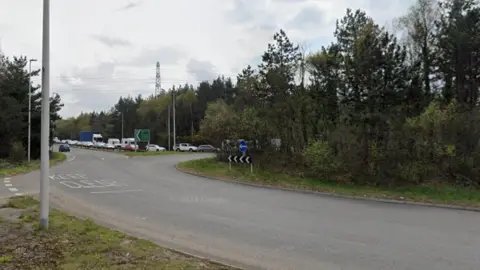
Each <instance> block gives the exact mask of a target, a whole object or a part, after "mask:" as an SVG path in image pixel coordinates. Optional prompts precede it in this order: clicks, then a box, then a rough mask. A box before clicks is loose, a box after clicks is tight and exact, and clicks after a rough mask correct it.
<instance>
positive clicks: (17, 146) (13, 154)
mask: <svg viewBox="0 0 480 270" xmlns="http://www.w3.org/2000/svg"><path fill="white" fill-rule="evenodd" d="M25 156H26V153H25V148H23V144H21V143H20V142H14V143H12V145H11V147H10V151H9V153H8V158H9V159H10V161H11V162H14V163H21V162H22V161H24V160H25Z"/></svg>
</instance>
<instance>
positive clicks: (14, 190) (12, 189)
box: [9, 188, 18, 192]
mask: <svg viewBox="0 0 480 270" xmlns="http://www.w3.org/2000/svg"><path fill="white" fill-rule="evenodd" d="M9 190H10V191H11V192H17V191H18V189H16V188H9Z"/></svg>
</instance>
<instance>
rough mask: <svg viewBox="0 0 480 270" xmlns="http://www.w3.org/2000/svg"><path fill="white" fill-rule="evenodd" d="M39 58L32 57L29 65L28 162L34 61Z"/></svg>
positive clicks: (30, 138)
mask: <svg viewBox="0 0 480 270" xmlns="http://www.w3.org/2000/svg"><path fill="white" fill-rule="evenodd" d="M36 61H37V59H30V61H29V67H28V147H27V152H28V162H30V148H31V141H32V62H36Z"/></svg>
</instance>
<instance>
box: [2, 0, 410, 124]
mask: <svg viewBox="0 0 480 270" xmlns="http://www.w3.org/2000/svg"><path fill="white" fill-rule="evenodd" d="M412 1H413V0H406V1H405V0H404V1H399V0H389V1H387V0H377V1H373V0H363V1H362V0H202V1H198V0H197V1H195V0H175V1H170V0H168V1H167V0H143V1H128V0H125V1H124V0H122V1H119V0H102V1H94V0H84V1H65V0H51V1H50V2H51V69H52V70H51V78H52V83H51V87H52V89H51V91H52V92H58V93H59V94H60V95H61V97H62V99H63V100H64V102H65V107H64V109H63V111H62V112H61V113H62V115H64V116H70V115H75V114H77V113H79V112H80V111H90V110H94V109H96V110H100V109H107V108H109V107H110V106H112V105H113V103H114V102H116V101H117V100H118V98H119V97H120V96H121V95H124V96H125V95H129V94H130V95H136V94H139V93H143V94H146V95H148V94H150V93H154V85H155V64H156V62H157V61H160V63H161V68H162V71H161V73H162V87H163V88H168V87H170V86H171V85H172V84H184V83H185V82H190V83H196V82H198V81H199V80H203V79H213V78H212V77H214V76H217V75H219V74H225V75H226V76H235V75H236V74H234V73H233V72H236V71H239V70H241V68H243V67H244V66H245V65H247V64H250V63H253V62H254V61H257V60H258V56H259V55H261V54H262V52H263V51H264V50H265V49H266V45H267V42H268V41H269V40H270V39H271V37H272V35H273V33H274V32H275V31H277V30H278V29H280V28H283V29H285V30H286V32H287V34H288V35H289V36H290V38H291V39H292V40H293V41H296V42H306V43H308V45H310V49H315V48H316V47H318V46H320V45H322V43H323V44H326V43H329V41H330V39H332V38H333V36H332V33H333V31H334V25H335V20H336V19H337V18H340V17H342V16H343V15H344V14H345V10H346V8H347V7H350V8H352V9H357V8H361V9H364V10H366V11H367V12H368V13H369V15H371V16H373V17H374V18H375V19H376V20H378V22H379V23H381V24H384V23H386V22H387V21H388V20H391V19H393V18H394V17H395V16H398V15H400V14H402V13H403V12H404V11H405V10H406V7H407V6H408V5H409V4H411V3H412ZM0 6H1V7H2V8H1V9H0V40H1V44H0V45H1V46H0V47H1V48H2V50H3V52H4V53H5V54H7V55H20V54H23V55H26V56H28V57H32V58H37V59H39V60H41V44H42V39H41V37H42V32H41V31H42V1H38V0H22V1H12V0H0ZM34 66H35V67H36V68H39V67H40V63H36V64H34ZM70 77H71V78H70ZM36 79H37V80H38V79H39V78H36ZM37 82H38V83H39V81H37Z"/></svg>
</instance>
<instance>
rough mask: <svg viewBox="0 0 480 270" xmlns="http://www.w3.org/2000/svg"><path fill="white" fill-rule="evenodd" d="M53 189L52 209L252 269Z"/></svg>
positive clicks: (201, 256) (240, 268)
mask: <svg viewBox="0 0 480 270" xmlns="http://www.w3.org/2000/svg"><path fill="white" fill-rule="evenodd" d="M50 189H51V192H50V202H51V206H53V207H54V208H56V209H59V210H61V211H65V212H66V213H68V214H70V215H73V216H75V217H77V218H80V219H87V218H88V219H91V220H92V221H94V222H95V223H97V224H99V225H101V226H104V227H106V228H109V229H112V230H117V231H119V232H122V233H125V234H127V235H129V236H133V237H137V238H139V239H145V240H148V241H151V242H153V243H155V244H157V245H159V246H160V247H162V248H165V249H169V250H172V251H175V252H177V253H180V254H184V255H186V256H190V257H194V258H198V259H201V260H205V261H209V262H210V263H214V264H218V265H224V266H228V267H230V268H233V269H237V270H245V269H250V268H251V266H249V265H242V264H241V263H239V262H234V261H228V260H225V259H223V258H220V257H212V256H211V255H210V254H209V253H204V254H203V253H199V252H197V251H196V250H195V248H191V249H190V248H184V247H185V246H186V245H185V243H182V244H177V243H176V242H177V241H178V240H180V239H175V238H173V237H172V238H170V239H168V238H169V237H168V236H167V235H163V234H159V233H153V232H154V231H155V230H154V229H153V228H152V229H149V227H150V226H149V225H146V224H144V223H142V221H140V220H133V219H129V218H128V217H126V216H125V217H123V218H122V215H121V214H120V213H118V212H113V211H109V210H106V209H101V208H100V207H99V206H98V205H90V204H88V203H85V202H83V201H82V200H80V199H77V198H74V197H73V196H70V195H68V194H66V193H65V192H63V191H61V190H60V189H58V188H55V187H50ZM29 196H33V197H35V198H36V199H39V198H40V197H39V194H38V193H37V194H30V195H29ZM5 199H8V198H5ZM197 250H198V249H197Z"/></svg>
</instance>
